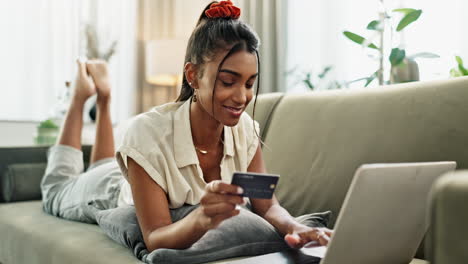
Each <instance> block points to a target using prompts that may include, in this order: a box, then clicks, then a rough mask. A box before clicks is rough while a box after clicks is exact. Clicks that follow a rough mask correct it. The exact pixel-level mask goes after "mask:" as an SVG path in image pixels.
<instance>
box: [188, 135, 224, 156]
mask: <svg viewBox="0 0 468 264" xmlns="http://www.w3.org/2000/svg"><path fill="white" fill-rule="evenodd" d="M218 142H221V143H222V144H223V145H224V140H223V139H222V138H220V140H219V141H218ZM193 146H194V147H195V149H196V150H197V151H198V152H200V153H201V154H203V155H206V154H208V150H203V149H199V148H198V147H197V146H195V144H193ZM210 151H211V150H210Z"/></svg>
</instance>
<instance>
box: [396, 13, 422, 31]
mask: <svg viewBox="0 0 468 264" xmlns="http://www.w3.org/2000/svg"><path fill="white" fill-rule="evenodd" d="M421 14H422V10H421V9H419V10H414V11H412V12H409V13H407V14H406V15H405V16H404V17H403V18H402V19H401V21H400V23H398V26H397V31H402V30H403V29H404V28H405V27H406V26H408V25H409V24H411V23H413V22H414V21H416V20H418V18H419V17H420V16H421Z"/></svg>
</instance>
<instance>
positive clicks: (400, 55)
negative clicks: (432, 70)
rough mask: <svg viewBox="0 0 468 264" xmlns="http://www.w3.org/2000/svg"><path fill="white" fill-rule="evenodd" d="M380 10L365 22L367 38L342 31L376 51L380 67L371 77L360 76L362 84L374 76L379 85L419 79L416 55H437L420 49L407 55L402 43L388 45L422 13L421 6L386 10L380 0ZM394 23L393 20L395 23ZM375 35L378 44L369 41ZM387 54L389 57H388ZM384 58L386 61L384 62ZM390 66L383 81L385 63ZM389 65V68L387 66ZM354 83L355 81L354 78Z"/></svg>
mask: <svg viewBox="0 0 468 264" xmlns="http://www.w3.org/2000/svg"><path fill="white" fill-rule="evenodd" d="M380 2H381V6H382V11H381V12H380V13H379V19H377V20H372V21H371V22H369V23H368V25H367V28H366V29H367V30H369V31H371V32H373V34H372V36H371V37H370V38H367V39H366V38H365V37H363V36H360V35H358V34H356V33H353V32H351V31H344V32H343V34H344V36H345V37H346V38H348V39H349V40H351V41H353V42H355V43H357V44H359V45H361V46H362V47H364V48H365V49H367V50H370V51H371V52H372V51H373V52H374V53H375V51H376V52H377V56H376V57H377V59H378V61H379V68H378V69H377V70H376V71H375V72H374V73H372V74H371V75H370V76H367V77H364V78H360V79H358V80H355V81H359V80H366V83H365V86H368V85H369V84H370V83H371V82H372V81H373V80H374V79H378V81H379V85H383V84H388V83H401V82H409V81H417V80H419V69H418V65H417V63H416V62H415V58H418V57H419V58H438V57H439V56H438V55H436V54H433V53H429V52H422V53H417V54H413V55H410V56H408V55H407V54H406V50H405V49H404V47H403V45H402V44H400V45H397V46H391V45H392V43H393V42H394V41H393V40H394V38H395V36H396V35H397V34H400V32H401V31H402V30H403V29H405V28H406V27H407V26H409V25H410V24H412V23H413V22H415V21H416V20H418V19H419V17H420V16H421V14H422V10H421V9H413V8H399V9H393V10H391V11H387V10H386V9H385V7H384V4H383V0H381V1H380ZM395 22H396V23H395ZM375 38H378V39H379V43H378V45H376V44H374V43H373V42H372V40H373V39H375ZM387 45H389V46H388V47H387ZM387 54H388V56H387ZM386 57H387V59H388V61H387V62H385V58H386ZM386 64H389V65H390V72H389V73H388V76H389V78H387V80H384V78H385V75H386V73H385V72H384V71H385V70H384V69H385V68H386V67H385V65H386ZM387 68H388V67H387ZM353 82H354V81H353Z"/></svg>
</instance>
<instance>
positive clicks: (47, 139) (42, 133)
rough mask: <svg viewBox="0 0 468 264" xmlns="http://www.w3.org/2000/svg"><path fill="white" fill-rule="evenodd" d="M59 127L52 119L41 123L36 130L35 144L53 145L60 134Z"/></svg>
mask: <svg viewBox="0 0 468 264" xmlns="http://www.w3.org/2000/svg"><path fill="white" fill-rule="evenodd" d="M59 129H60V128H59V126H58V125H57V124H55V122H54V121H52V120H51V119H47V120H45V121H42V122H41V123H39V125H38V126H37V128H36V137H35V142H36V144H38V145H53V144H55V141H56V140H57V136H58V134H59Z"/></svg>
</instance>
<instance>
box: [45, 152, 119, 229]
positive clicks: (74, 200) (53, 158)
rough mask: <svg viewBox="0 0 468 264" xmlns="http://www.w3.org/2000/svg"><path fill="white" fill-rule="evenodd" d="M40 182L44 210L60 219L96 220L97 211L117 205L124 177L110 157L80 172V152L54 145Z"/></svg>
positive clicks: (81, 155)
mask: <svg viewBox="0 0 468 264" xmlns="http://www.w3.org/2000/svg"><path fill="white" fill-rule="evenodd" d="M47 158H48V160H47V168H46V171H45V175H44V177H43V179H42V182H41V191H42V203H43V208H44V211H46V212H47V213H49V214H51V215H55V216H58V217H61V218H64V219H68V220H73V221H80V222H85V223H96V219H95V213H96V211H97V210H106V209H110V208H115V207H117V201H118V197H119V194H120V186H121V184H122V181H123V180H124V178H123V176H122V173H121V171H120V168H119V166H118V164H117V161H116V160H115V159H114V158H108V159H103V160H99V161H97V162H95V163H93V164H91V166H90V167H89V168H88V169H87V171H86V172H84V163H83V153H82V152H81V151H79V150H77V149H75V148H72V147H69V146H65V145H57V146H53V147H51V148H50V149H49V151H48V155H47Z"/></svg>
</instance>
